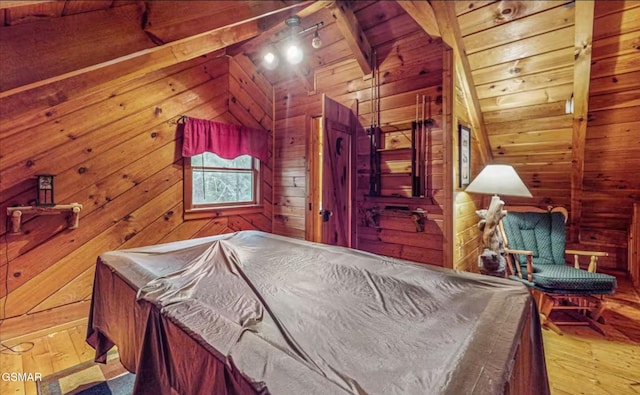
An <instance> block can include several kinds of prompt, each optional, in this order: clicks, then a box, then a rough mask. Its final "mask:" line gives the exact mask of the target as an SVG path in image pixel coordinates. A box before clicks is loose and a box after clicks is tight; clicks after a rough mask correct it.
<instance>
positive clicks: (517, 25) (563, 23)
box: [464, 1, 574, 55]
mask: <svg viewBox="0 0 640 395" xmlns="http://www.w3.org/2000/svg"><path fill="white" fill-rule="evenodd" d="M537 3H539V2H535V1H531V2H526V3H523V4H525V6H524V7H527V6H531V7H532V8H533V7H535V5H537ZM554 3H556V5H557V2H554ZM524 7H522V8H524ZM490 8H493V6H492V7H490ZM525 10H526V9H520V11H519V12H522V13H523V15H526V12H525ZM573 14H574V9H573V7H555V8H552V9H549V10H546V11H544V12H539V13H537V14H533V15H529V16H525V17H523V18H520V19H518V20H517V21H514V22H509V21H503V22H501V23H500V24H499V25H497V26H495V27H492V28H490V29H487V30H482V31H479V32H477V33H473V34H469V35H466V36H464V44H465V46H466V48H467V52H468V54H469V55H470V54H472V53H474V52H480V51H483V50H486V49H489V48H493V47H497V46H499V45H504V44H508V43H511V42H514V41H518V40H522V39H525V38H528V37H531V36H535V35H540V34H543V33H548V32H551V31H554V30H558V29H562V28H564V27H567V26H570V25H573Z"/></svg>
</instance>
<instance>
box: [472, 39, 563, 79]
mask: <svg viewBox="0 0 640 395" xmlns="http://www.w3.org/2000/svg"><path fill="white" fill-rule="evenodd" d="M573 60H574V59H573V47H566V48H562V49H559V50H557V51H552V52H547V53H544V54H540V55H535V56H530V57H527V58H521V59H516V60H514V61H511V62H507V63H500V64H497V65H494V66H489V67H486V68H483V69H479V70H475V71H473V72H472V75H473V80H474V81H475V83H476V84H478V85H482V84H487V83H490V82H495V81H502V80H506V79H509V78H516V77H517V78H522V77H524V76H528V75H530V74H535V73H541V72H543V71H548V70H555V69H558V68H563V67H572V68H573Z"/></svg>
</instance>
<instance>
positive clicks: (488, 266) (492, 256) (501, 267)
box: [478, 248, 507, 277]
mask: <svg viewBox="0 0 640 395" xmlns="http://www.w3.org/2000/svg"><path fill="white" fill-rule="evenodd" d="M478 269H480V273H482V274H486V275H489V276H494V277H505V273H506V271H507V261H506V259H505V258H504V257H503V256H502V255H500V254H498V253H496V252H494V251H491V250H489V249H487V248H485V250H484V251H483V252H482V255H480V256H479V257H478Z"/></svg>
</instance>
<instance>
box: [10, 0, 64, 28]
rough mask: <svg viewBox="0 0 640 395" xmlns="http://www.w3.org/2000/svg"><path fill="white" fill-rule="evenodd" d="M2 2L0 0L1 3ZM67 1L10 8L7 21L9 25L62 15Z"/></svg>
mask: <svg viewBox="0 0 640 395" xmlns="http://www.w3.org/2000/svg"><path fill="white" fill-rule="evenodd" d="M1 3H2V2H0V4H1ZM64 6H65V2H64V1H57V2H46V3H34V4H30V5H26V6H24V7H19V8H8V9H7V10H6V11H5V12H6V17H5V18H6V20H5V23H6V24H7V25H9V26H13V25H19V24H21V23H29V22H34V21H40V20H46V19H51V18H58V17H60V16H62V11H63V10H64Z"/></svg>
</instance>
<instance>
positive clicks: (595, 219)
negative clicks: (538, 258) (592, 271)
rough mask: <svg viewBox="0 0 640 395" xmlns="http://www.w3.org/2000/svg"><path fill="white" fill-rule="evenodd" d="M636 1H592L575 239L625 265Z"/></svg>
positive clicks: (639, 162)
mask: <svg viewBox="0 0 640 395" xmlns="http://www.w3.org/2000/svg"><path fill="white" fill-rule="evenodd" d="M639 21H640V2H637V1H635V2H633V1H624V2H604V1H600V2H596V3H595V9H594V28H593V44H592V48H593V49H592V55H591V83H590V86H589V114H588V121H587V136H586V144H585V156H584V157H585V161H584V181H583V192H582V207H583V208H582V217H581V219H580V244H577V245H573V246H571V247H572V248H579V249H587V250H593V249H597V250H604V251H608V252H609V254H610V257H607V258H602V259H601V260H599V263H600V264H602V265H603V266H608V267H612V268H617V269H622V270H629V269H631V267H632V262H629V263H628V264H627V258H628V253H627V243H628V231H629V229H628V228H629V225H630V223H631V218H632V215H633V204H634V203H637V202H639V201H640V179H639V178H638V177H637V175H636V174H637V170H638V169H640V157H639V156H638V152H640V151H639V147H640V134H639V133H638V130H639V128H640V61H639V60H640V53H639V52H640V51H639V49H640V38H639V37H640V22H639Z"/></svg>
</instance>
